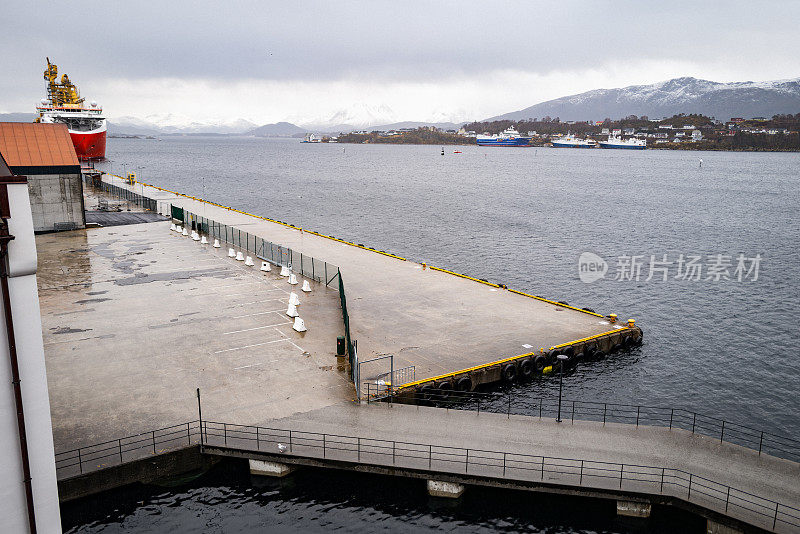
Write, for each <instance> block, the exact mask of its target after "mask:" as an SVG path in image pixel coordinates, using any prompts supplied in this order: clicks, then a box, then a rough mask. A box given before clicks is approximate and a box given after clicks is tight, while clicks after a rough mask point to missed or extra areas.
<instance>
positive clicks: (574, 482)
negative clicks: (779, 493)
mask: <svg viewBox="0 0 800 534" xmlns="http://www.w3.org/2000/svg"><path fill="white" fill-rule="evenodd" d="M195 445H201V447H216V448H220V449H230V450H245V451H262V452H266V453H270V454H285V455H289V456H298V457H308V458H322V459H328V460H335V461H340V462H349V463H360V464H371V465H379V466H393V467H402V468H408V469H419V470H424V471H429V472H437V473H452V474H469V475H474V476H478V477H491V478H499V479H506V480H514V481H524V482H540V483H544V484H555V485H569V486H578V487H585V488H591V489H605V490H610V491H626V492H636V493H648V494H655V495H665V496H671V497H676V498H679V499H683V500H686V501H688V502H692V503H695V504H698V505H700V506H703V507H705V508H707V509H710V510H714V511H717V512H720V513H723V514H725V515H729V516H731V517H735V518H737V519H739V520H742V521H745V522H748V523H751V524H755V525H758V526H761V527H762V528H766V529H768V530H773V531H778V532H780V531H791V530H794V529H796V528H800V509H798V508H796V507H793V506H789V505H786V504H782V503H779V502H777V501H774V500H771V499H766V498H764V497H760V496H758V495H755V494H752V493H749V492H746V491H743V490H740V489H738V488H734V487H732V486H730V485H727V484H724V483H721V482H717V481H714V480H711V479H709V478H706V477H702V476H699V475H695V474H693V473H690V472H687V471H684V470H681V469H673V468H669V467H655V466H645V465H639V464H629V463H617V462H604V461H596V460H589V459H579V458H565V457H554V456H544V455H536V454H526V453H518V452H508V451H490V450H485V449H474V448H463V447H450V446H443V445H433V444H422V443H414V442H406V441H397V440H388V439H376V438H364V437H359V436H347V435H341V434H327V433H318V432H306V431H297V430H287V429H276V428H270V427H263V426H253V425H239V424H233V423H225V422H216V421H204V420H203V421H198V420H194V421H188V422H186V423H181V424H177V425H172V426H169V427H165V428H161V429H158V430H153V431H150V432H142V433H139V434H135V435H132V436H127V437H124V438H120V439H115V440H109V441H105V442H103V443H98V444H96V445H91V446H88V447H81V448H78V449H72V450H69V451H64V452H59V453H57V454H56V469H57V474H58V478H59V479H64V478H70V477H73V476H78V475H81V474H86V473H89V472H93V471H98V470H101V469H105V468H108V467H112V466H116V465H122V464H124V463H128V462H132V461H136V460H140V459H143V458H148V457H153V456H156V455H159V454H163V453H167V452H171V451H176V450H180V449H184V448H187V447H191V446H195Z"/></svg>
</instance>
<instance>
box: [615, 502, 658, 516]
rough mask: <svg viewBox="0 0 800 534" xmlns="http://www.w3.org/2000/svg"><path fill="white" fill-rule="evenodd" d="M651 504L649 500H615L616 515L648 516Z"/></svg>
mask: <svg viewBox="0 0 800 534" xmlns="http://www.w3.org/2000/svg"><path fill="white" fill-rule="evenodd" d="M652 509H653V505H652V504H650V503H649V502H636V501H617V515H621V516H624V517H641V518H648V517H650V512H651V511H652Z"/></svg>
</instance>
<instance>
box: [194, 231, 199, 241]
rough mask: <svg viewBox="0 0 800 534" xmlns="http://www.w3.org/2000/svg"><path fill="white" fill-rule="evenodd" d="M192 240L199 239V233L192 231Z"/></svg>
mask: <svg viewBox="0 0 800 534" xmlns="http://www.w3.org/2000/svg"><path fill="white" fill-rule="evenodd" d="M192 241H200V234H198V233H197V232H192Z"/></svg>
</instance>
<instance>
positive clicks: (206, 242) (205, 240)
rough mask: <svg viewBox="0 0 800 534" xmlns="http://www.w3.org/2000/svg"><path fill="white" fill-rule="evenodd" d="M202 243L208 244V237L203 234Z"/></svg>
mask: <svg viewBox="0 0 800 534" xmlns="http://www.w3.org/2000/svg"><path fill="white" fill-rule="evenodd" d="M200 244H201V245H208V239H206V236H203V237H202V238H201V239H200Z"/></svg>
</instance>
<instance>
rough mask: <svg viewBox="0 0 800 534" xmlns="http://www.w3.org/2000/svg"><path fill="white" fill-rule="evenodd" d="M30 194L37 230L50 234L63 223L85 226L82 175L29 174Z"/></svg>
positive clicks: (75, 226) (34, 224)
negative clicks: (57, 225)
mask: <svg viewBox="0 0 800 534" xmlns="http://www.w3.org/2000/svg"><path fill="white" fill-rule="evenodd" d="M28 191H29V193H30V199H31V211H32V213H33V229H34V231H36V232H51V231H53V230H55V229H56V228H55V226H56V224H60V223H65V224H72V225H74V228H84V227H85V226H86V220H85V218H84V215H83V184H82V182H81V176H80V174H41V175H30V176H28Z"/></svg>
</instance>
